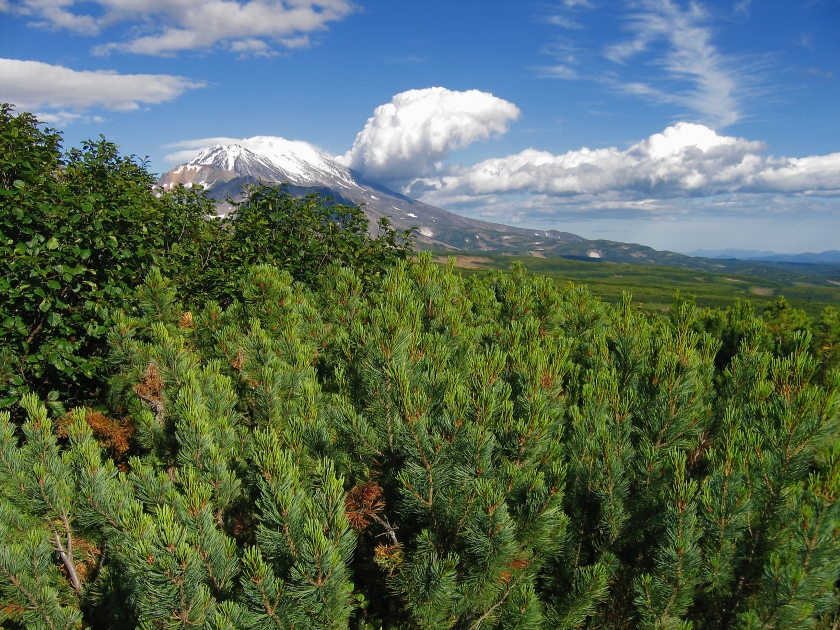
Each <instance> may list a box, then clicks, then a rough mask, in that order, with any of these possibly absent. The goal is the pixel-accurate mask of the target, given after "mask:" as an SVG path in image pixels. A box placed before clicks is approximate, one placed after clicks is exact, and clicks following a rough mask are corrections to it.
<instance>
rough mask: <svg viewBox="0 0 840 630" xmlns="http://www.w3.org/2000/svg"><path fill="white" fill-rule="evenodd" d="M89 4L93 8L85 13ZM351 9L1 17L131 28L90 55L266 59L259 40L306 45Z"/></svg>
mask: <svg viewBox="0 0 840 630" xmlns="http://www.w3.org/2000/svg"><path fill="white" fill-rule="evenodd" d="M91 5H94V6H93V7H91ZM354 10H355V6H354V5H353V4H352V2H350V1H349V0H244V1H241V2H240V1H236V0H143V2H136V1H134V0H96V1H95V2H87V1H80V0H17V1H15V0H11V1H9V2H6V3H5V4H4V3H2V2H0V11H7V12H12V13H15V14H18V15H24V16H30V17H31V18H32V21H31V22H30V24H31V25H34V26H39V27H42V28H49V29H55V30H60V29H61V30H69V31H73V32H75V33H79V34H82V35H98V34H99V33H101V32H102V31H103V30H104V29H106V28H108V27H111V26H114V25H116V24H120V23H133V24H135V25H137V28H136V29H135V30H133V31H132V34H133V36H132V37H131V38H129V39H128V40H127V41H122V42H113V43H109V44H105V45H104V46H100V47H97V48H96V49H95V52H98V53H100V54H107V53H109V52H111V51H118V52H132V53H139V54H145V55H172V54H175V53H177V52H179V51H185V50H195V49H207V48H212V47H214V46H217V45H218V46H219V47H221V48H227V49H229V50H231V51H232V52H235V53H238V54H239V55H240V56H241V55H248V54H252V55H258V56H259V55H261V56H265V55H269V54H272V49H271V47H270V46H269V44H268V43H267V42H266V41H265V40H266V39H268V40H270V41H271V42H272V43H276V44H279V45H280V46H283V47H286V48H299V47H301V46H307V45H308V44H309V39H308V35H309V34H310V33H312V32H315V31H319V30H322V29H324V28H326V25H327V24H328V23H330V22H334V21H337V20H342V19H344V18H345V17H346V16H347V15H349V14H350V13H352V12H353V11H354Z"/></svg>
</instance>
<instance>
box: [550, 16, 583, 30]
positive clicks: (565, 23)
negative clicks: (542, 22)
mask: <svg viewBox="0 0 840 630" xmlns="http://www.w3.org/2000/svg"><path fill="white" fill-rule="evenodd" d="M548 21H549V23H550V24H554V25H555V26H561V27H563V28H568V29H571V30H573V31H579V30H581V29H582V28H583V24H581V23H580V22H575V21H574V20H570V19H569V18H567V17H563V16H562V15H552V16H550V17H549V18H548Z"/></svg>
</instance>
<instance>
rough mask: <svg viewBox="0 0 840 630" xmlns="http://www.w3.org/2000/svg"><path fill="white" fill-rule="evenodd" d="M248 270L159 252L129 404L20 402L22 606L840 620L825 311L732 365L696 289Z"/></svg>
mask: <svg viewBox="0 0 840 630" xmlns="http://www.w3.org/2000/svg"><path fill="white" fill-rule="evenodd" d="M240 290H241V295H242V296H243V299H242V301H237V302H235V303H234V304H232V305H231V306H229V307H227V308H224V309H222V308H221V307H219V306H218V305H216V304H214V303H212V302H211V303H208V304H207V305H206V306H205V307H204V308H203V309H202V310H201V311H200V312H199V311H190V312H188V311H185V310H184V308H183V307H182V306H181V304H180V303H179V301H178V297H177V292H176V289H175V287H173V286H171V285H170V283H169V281H168V280H166V279H165V278H164V277H162V276H161V274H160V273H159V272H156V271H153V272H152V273H151V274H149V276H148V277H147V279H146V282H145V284H144V285H143V286H142V287H141V288H140V290H139V292H138V294H137V306H138V309H137V311H136V313H135V315H127V314H125V313H119V314H117V315H115V320H114V321H115V324H114V326H113V328H112V330H111V333H110V337H109V342H110V348H111V354H110V358H109V361H110V362H111V363H110V365H111V370H112V374H113V376H112V379H111V383H110V384H111V396H112V403H111V408H112V411H111V414H110V417H108V418H102V417H97V418H96V419H95V420H94V418H93V416H92V414H93V413H94V412H91V411H89V410H85V409H76V410H74V411H72V412H70V413H69V414H67V415H66V416H62V417H51V416H50V415H49V414H48V412H47V410H46V408H45V407H44V406H43V404H42V403H41V402H40V401H38V400H37V399H36V398H35V397H34V396H32V395H28V396H26V397H24V399H23V406H24V408H25V410H26V414H27V420H26V422H25V423H24V424H23V425H22V426H20V427H18V426H16V425H15V424H13V423H12V422H11V421H10V420H9V417H8V414H5V415H3V416H0V515H2V517H0V541H2V544H0V598H2V606H0V620H2V623H3V624H4V626H3V627H7V628H74V627H85V626H88V627H92V628H106V627H112V628H134V627H137V628H149V629H151V628H173V629H174V628H184V629H186V628H208V629H216V628H219V629H220V628H259V629H263V628H265V629H268V628H277V629H280V628H283V629H286V628H289V629H291V628H295V629H310V628H311V629H322V628H335V629H339V628H348V627H349V628H359V629H361V628H366V629H379V628H392V629H398V628H399V629H405V630H409V629H412V630H413V629H419V628H429V629H437V628H456V629H472V630H478V629H480V628H482V629H491V628H498V629H513V628H521V629H531V628H551V629H555V628H604V629H608V628H609V629H613V628H619V629H623V628H626V629H643V628H662V629H665V628H675V629H677V628H679V629H688V628H695V629H723V628H745V629H747V628H749V629H753V628H834V627H836V624H837V623H838V616H837V591H836V581H837V579H838V571H840V545H838V541H837V524H838V518H839V517H840V514H838V507H837V505H838V504H837V501H836V497H837V493H838V491H840V445H838V441H837V435H838V426H837V415H838V414H837V403H838V388H839V387H840V377H838V374H837V373H836V372H820V378H819V379H816V378H815V374H817V372H818V370H820V366H821V364H820V361H819V359H818V358H815V355H814V354H813V353H812V352H811V351H810V350H809V349H810V348H811V347H812V346H813V343H812V340H811V338H810V337H809V335H808V333H807V332H805V333H796V334H794V335H793V336H792V337H791V338H790V339H789V340H785V343H786V344H787V345H786V346H785V348H784V350H785V352H781V351H779V352H776V353H775V354H774V353H772V352H769V351H767V349H766V344H764V342H763V341H762V337H761V331H762V330H763V329H762V328H761V326H759V324H758V323H757V322H756V321H752V320H751V321H752V324H749V325H740V327H739V333H738V339H737V344H735V345H734V346H733V348H732V349H731V353H730V354H731V356H727V357H726V361H725V362H724V364H723V365H721V366H716V363H715V361H716V359H717V360H718V361H720V357H719V355H718V353H719V350H720V341H719V340H718V339H717V338H716V337H714V336H712V335H710V334H709V333H707V332H703V329H704V325H701V324H702V322H698V320H697V316H696V313H695V309H694V308H693V304H691V303H689V302H685V301H682V302H678V303H677V304H676V306H675V309H674V310H673V312H672V316H671V318H670V319H669V320H663V319H660V318H658V317H655V316H652V315H650V314H647V313H645V312H643V311H642V310H640V309H639V308H637V307H636V306H635V305H634V304H633V303H632V301H631V300H630V298H629V297H626V298H625V300H624V301H623V302H622V303H621V304H619V305H617V306H614V307H613V306H609V305H606V304H604V303H602V302H600V301H599V300H597V299H595V298H593V297H592V296H591V294H589V292H588V291H587V290H586V288H575V287H571V288H569V289H568V290H565V291H562V290H559V289H557V288H556V285H554V284H553V283H552V282H551V281H550V280H548V279H544V278H540V277H533V276H528V275H526V274H525V272H524V270H522V269H521V268H516V269H515V270H514V273H513V274H509V275H506V274H502V273H493V274H491V275H489V276H487V277H485V278H469V279H464V278H462V277H461V276H459V275H456V274H455V273H454V272H453V267H452V266H450V267H449V268H441V267H439V266H436V265H434V264H433V263H432V261H431V256H430V255H427V254H421V255H420V256H419V258H418V260H417V261H416V262H399V263H397V264H396V265H395V266H394V267H393V268H392V269H391V270H390V271H388V272H387V274H386V275H385V277H384V278H383V280H382V282H381V283H380V285H378V287H377V288H376V289H375V290H371V289H369V288H366V285H365V284H364V283H363V282H362V281H361V280H360V279H359V277H358V276H357V275H356V274H355V273H354V272H353V271H351V270H348V269H342V268H338V267H333V268H332V269H331V270H330V273H328V274H326V276H325V280H324V281H323V282H322V283H321V284H320V285H319V287H318V288H317V289H314V290H310V289H309V288H306V287H305V286H304V285H301V284H298V283H295V282H293V281H292V279H291V276H290V275H289V274H288V273H287V272H282V271H280V270H278V269H277V268H275V267H271V266H257V267H254V268H252V269H251V270H250V271H249V272H248V273H247V275H246V277H245V278H244V279H243V281H242V284H241V287H240ZM745 317H746V316H745ZM749 317H752V316H751V315H750V316H749ZM749 317H747V319H748V318H749ZM126 443H127V444H128V447H126V448H123V447H124V446H125V444H126Z"/></svg>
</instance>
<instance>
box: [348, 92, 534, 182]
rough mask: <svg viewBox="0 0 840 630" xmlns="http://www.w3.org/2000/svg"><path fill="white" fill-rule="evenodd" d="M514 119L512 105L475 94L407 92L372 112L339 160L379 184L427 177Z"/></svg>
mask: <svg viewBox="0 0 840 630" xmlns="http://www.w3.org/2000/svg"><path fill="white" fill-rule="evenodd" d="M519 114H520V111H519V108H518V107H516V105H514V104H513V103H510V102H508V101H505V100H503V99H501V98H498V97H496V96H493V95H492V94H488V93H487V92H480V91H479V90H469V91H466V92H456V91H453V90H447V89H446V88H442V87H433V88H427V89H423V90H409V91H408V92H402V93H400V94H397V95H396V96H394V98H393V99H391V102H390V103H386V104H384V105H380V106H379V107H377V108H376V110H374V112H373V117H372V118H370V119H368V121H367V124H366V125H365V128H364V129H363V130H362V131H361V132H359V134H358V135H357V136H356V140H355V142H353V146H352V148H351V149H350V150H349V151H348V152H347V153H346V154H345V155H344V156H343V157H342V158H340V161H341V162H342V163H343V164H345V165H347V166H349V167H350V168H353V169H356V170H357V171H360V172H361V173H363V174H364V175H365V176H366V177H369V178H371V179H375V180H380V181H396V180H406V179H410V178H416V177H418V176H423V175H429V174H432V173H434V172H436V169H437V165H438V164H439V163H440V162H441V161H442V160H445V159H446V158H447V157H448V156H449V152H450V151H452V150H455V149H462V148H465V147H467V146H469V145H470V144H472V143H473V142H475V141H477V140H486V139H488V138H490V137H491V136H494V135H501V134H504V133H505V132H506V131H507V126H508V123H509V122H511V121H513V120H516V119H517V118H518V117H519Z"/></svg>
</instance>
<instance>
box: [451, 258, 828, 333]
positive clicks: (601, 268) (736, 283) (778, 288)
mask: <svg viewBox="0 0 840 630" xmlns="http://www.w3.org/2000/svg"><path fill="white" fill-rule="evenodd" d="M449 255H452V254H451V253H446V252H442V253H441V254H440V255H438V256H437V257H436V260H437V261H438V262H439V264H446V259H447V258H448V256H449ZM515 262H520V263H521V264H523V265H525V266H526V267H527V268H528V270H529V271H531V272H532V273H538V274H540V275H543V276H547V277H549V278H552V279H553V280H555V281H556V282H557V283H558V285H559V286H560V287H563V288H565V287H566V286H567V285H568V284H569V282H573V283H575V284H585V285H586V286H588V287H589V290H590V291H592V294H593V295H596V296H598V297H599V298H601V299H602V300H604V301H606V302H610V303H611V304H618V303H620V302H621V300H622V295H623V294H624V293H628V292H629V293H632V294H633V301H634V302H639V303H641V304H642V305H643V307H644V308H645V309H648V310H651V311H659V312H666V311H667V310H668V309H670V308H671V303H672V302H673V298H674V290H675V289H676V288H679V289H680V291H681V292H682V293H684V294H688V293H690V294H691V295H693V296H694V297H695V298H696V301H697V305H698V306H699V307H701V308H712V309H716V308H720V309H724V310H725V309H726V308H727V307H728V306H729V305H731V304H732V303H733V302H734V301H735V300H736V299H740V300H741V301H750V302H752V303H753V304H756V305H758V308H759V310H760V309H761V307H763V306H764V305H765V304H767V303H768V302H774V301H775V300H776V299H777V298H778V297H779V296H784V297H785V300H786V301H787V302H788V303H789V305H790V306H792V307H794V308H797V309H800V310H803V311H805V313H806V314H807V315H808V317H810V318H811V319H813V320H816V321H818V320H819V319H820V316H821V314H822V311H823V310H824V309H825V308H826V307H828V306H830V307H832V308H834V309H838V308H840V264H838V265H827V264H826V265H808V264H799V265H796V270H795V271H792V270H790V269H787V268H785V267H783V266H781V265H779V266H773V265H769V264H761V263H756V264H754V266H752V267H749V268H746V267H745V264H744V261H722V263H723V265H730V266H732V267H734V268H727V267H725V266H722V268H721V269H719V270H718V271H709V270H697V269H682V268H678V267H669V266H667V265H650V264H649V265H634V264H630V263H626V262H619V263H615V262H612V261H611V260H603V259H601V260H587V261H584V260H572V259H568V258H559V257H546V258H536V257H525V256H508V255H504V254H493V253H490V252H480V253H479V252H472V253H467V254H458V255H457V256H456V263H455V266H456V267H458V268H459V269H461V270H462V273H464V274H484V273H487V272H489V271H490V270H492V269H503V270H507V271H510V269H511V267H512V265H513V264H514V263H515ZM735 263H740V264H739V266H735ZM739 267H740V268H739Z"/></svg>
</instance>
